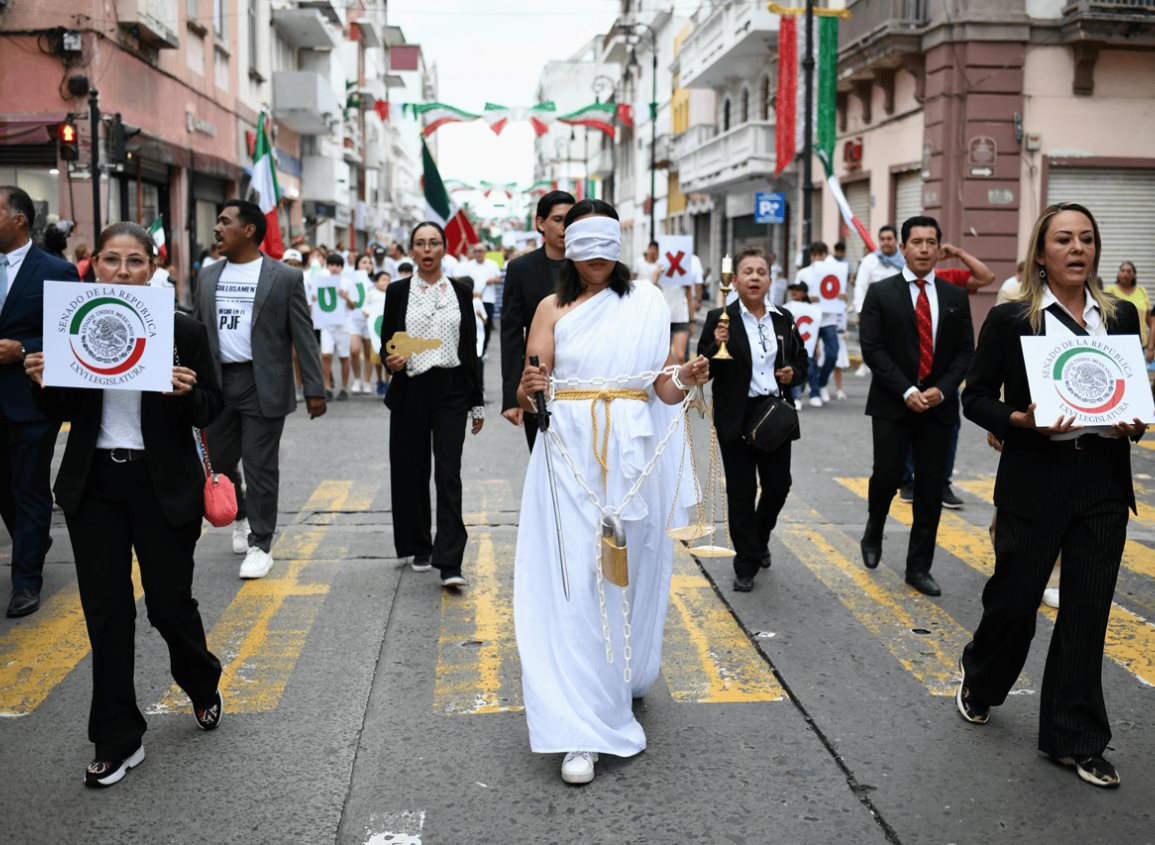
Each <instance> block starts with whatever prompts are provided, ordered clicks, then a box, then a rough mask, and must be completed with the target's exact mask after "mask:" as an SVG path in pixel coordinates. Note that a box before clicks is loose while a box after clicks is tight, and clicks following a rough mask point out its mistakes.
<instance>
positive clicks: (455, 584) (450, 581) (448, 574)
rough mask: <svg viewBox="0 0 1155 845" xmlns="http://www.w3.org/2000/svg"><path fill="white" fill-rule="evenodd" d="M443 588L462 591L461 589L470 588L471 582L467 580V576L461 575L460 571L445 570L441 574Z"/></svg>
mask: <svg viewBox="0 0 1155 845" xmlns="http://www.w3.org/2000/svg"><path fill="white" fill-rule="evenodd" d="M441 586H442V587H445V588H446V589H460V588H461V587H467V586H469V582H468V581H466V580H465V576H464V575H462V574H461V572H460V570H458V571H450V570H443V571H442V573H441Z"/></svg>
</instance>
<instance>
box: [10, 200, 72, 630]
mask: <svg viewBox="0 0 1155 845" xmlns="http://www.w3.org/2000/svg"><path fill="white" fill-rule="evenodd" d="M35 221H36V209H35V207H34V206H33V205H32V198H31V197H29V196H28V194H27V193H25V192H24V191H22V190H21V189H20V188H16V187H13V186H9V185H4V186H0V338H2V339H0V516H3V518H4V525H5V527H7V529H8V534H9V535H10V536H11V537H12V596H11V598H10V599H9V601H8V615H9V616H27V615H28V614H29V613H35V612H36V610H37V609H38V608H39V607H40V588H41V586H42V585H43V582H44V577H43V570H44V556H45V555H46V554H47V553H48V547H49V546H50V545H52V538H51V536H50V535H49V529H50V526H51V523H52V490H51V488H50V485H49V482H50V478H51V467H52V452H53V449H54V448H55V446H56V434H57V432H58V431H60V423H58V422H50V421H49V420H47V419H45V417H44V416H43V415H42V414H41V413H40V412H39V411H38V410H37V409H36V407H35V406H34V405H33V404H32V396H31V393H30V392H29V388H28V379H27V378H26V377H25V375H24V356H25V355H27V354H28V353H29V352H40V351H41V350H42V349H43V348H44V337H43V334H42V332H43V329H44V282H45V280H48V281H71V282H76V281H79V280H80V277H79V276H77V274H76V268H75V267H73V266H72V265H71V264H69V263H68V262H67V261H61V260H60V259H59V258H53V257H52V256H50V255H48V254H47V253H45V252H43V251H42V250H39V249H37V248H36V247H35V246H33V244H32V240H31V238H30V237H29V233H30V232H31V231H32V226H33V224H34V223H35Z"/></svg>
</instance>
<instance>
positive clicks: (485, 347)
mask: <svg viewBox="0 0 1155 845" xmlns="http://www.w3.org/2000/svg"><path fill="white" fill-rule="evenodd" d="M481 304H482V305H483V306H485V341H484V342H483V344H482V346H481V354H482V355H484V354H485V353H486V352H488V351H489V336H490V335H491V334H493V317H494V314H496V313H497V305H496V304H495V303H493V302H483V303H481Z"/></svg>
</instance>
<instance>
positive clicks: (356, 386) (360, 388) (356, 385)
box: [350, 378, 365, 393]
mask: <svg viewBox="0 0 1155 845" xmlns="http://www.w3.org/2000/svg"><path fill="white" fill-rule="evenodd" d="M350 392H351V393H364V392H365V385H364V384H363V383H362V381H361V379H359V378H355V379H353V388H352V390H351V391H350Z"/></svg>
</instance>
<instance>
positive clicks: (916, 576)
mask: <svg viewBox="0 0 1155 845" xmlns="http://www.w3.org/2000/svg"><path fill="white" fill-rule="evenodd" d="M941 240H942V229H941V228H940V227H939V225H938V221H937V220H935V219H934V218H933V217H922V216H920V217H911V218H910V219H909V220H907V221H905V222H904V223H903V224H902V253H903V256H904V257H905V258H906V267H904V268H903V270H902V272H901V273H899V274H896V275H894V276H891V277H890V278H889V279H883V280H882V281H879V282H876V283H875V284H873V285H871V286H870V289H869V290H868V291H867V293H866V300H865V302H864V303H863V306H862V322H861V325H860V337H861V343H862V359H863V361H864V362H865V363H866V365H867V366H868V367H870V371H871V374H872V378H871V382H870V393H869V395H868V396H867V399H866V413H867V415H868V416H869V417H871V421H872V434H873V441H874V467H873V470H872V472H871V476H870V493H869V498H868V505H867V508H868V512H867V521H866V531H865V533H864V534H863V535H862V542H861V548H862V562H863V563H864V564H865V565H866V567H867V568H868V569H874V568H875V567H877V566H878V564H879V562H880V561H881V560H882V531H883V526H884V525H885V523H886V515H887V514H888V513H889V512H890V503H891V500H892V499H893V498H894V494H895V493H896V492H897V490H898V487H899V485H900V483H901V482H902V473H903V466H904V464H905V462H906V456H907V452H908V451H913V454H914V466H915V488H914V525H913V527H912V528H911V532H910V545H909V547H908V549H907V553H906V583H907V584H910V585H911V586H912V587H914V589H916V590H918V591H919V592H920V593H923V594H924V595H928V596H938V595H941V594H942V591H941V590H940V589H939V586H938V583H937V582H936V581H935V580H934V578H933V577H932V576H931V574H930V566H931V563H932V561H933V560H934V547H935V539H936V536H937V534H938V522H939V517H940V516H941V514H942V485H943V476H944V472H945V467H946V459H947V451H948V449H949V448H950V442H951V436H952V431H953V429H954V426H955V424H956V422H957V421H958V418H959V400H958V389H959V385H960V384H961V383H962V380H963V378H964V377H965V376H966V372H967V367H968V366H969V365H970V360H971V355H972V354H973V352H974V330H973V328H972V326H971V312H970V303H969V302H968V301H967V293H966V290H965V289H963V288H959V287H956V286H955V285H952V284H944V283H943V280H941V279H936V278H935V273H934V265H935V262H936V261H937V260H938V253H939V242H940V241H941Z"/></svg>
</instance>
